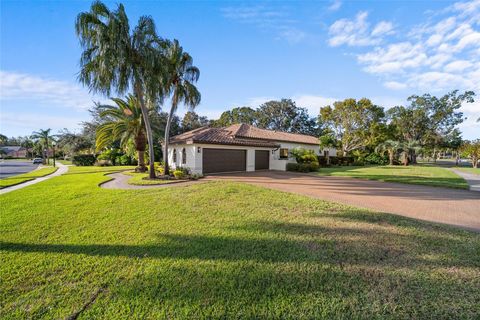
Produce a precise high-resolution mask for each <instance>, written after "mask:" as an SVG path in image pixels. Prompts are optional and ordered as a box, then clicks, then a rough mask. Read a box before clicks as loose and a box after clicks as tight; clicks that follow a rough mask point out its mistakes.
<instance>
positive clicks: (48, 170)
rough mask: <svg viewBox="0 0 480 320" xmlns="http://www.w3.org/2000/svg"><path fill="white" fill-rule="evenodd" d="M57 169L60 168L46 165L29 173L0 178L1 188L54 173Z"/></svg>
mask: <svg viewBox="0 0 480 320" xmlns="http://www.w3.org/2000/svg"><path fill="white" fill-rule="evenodd" d="M57 169H58V168H54V167H45V168H40V169H37V170H33V171H30V172H27V173H23V174H19V175H16V176H12V177H8V178H5V179H2V180H0V189H3V188H6V187H10V186H14V185H17V184H20V183H24V182H27V181H30V180H33V179H35V178H40V177H44V176H46V175H49V174H52V173H54V172H55V171H57Z"/></svg>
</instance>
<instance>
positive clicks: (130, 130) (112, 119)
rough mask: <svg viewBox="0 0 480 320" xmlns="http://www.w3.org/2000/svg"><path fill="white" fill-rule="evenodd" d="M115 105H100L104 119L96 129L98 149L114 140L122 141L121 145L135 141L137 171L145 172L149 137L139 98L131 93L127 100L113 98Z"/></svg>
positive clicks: (124, 145) (101, 116)
mask: <svg viewBox="0 0 480 320" xmlns="http://www.w3.org/2000/svg"><path fill="white" fill-rule="evenodd" d="M112 100H113V102H115V104H116V105H115V106H110V105H100V106H99V109H100V110H101V111H100V114H99V115H100V118H102V119H104V120H105V122H104V123H102V124H101V125H100V126H99V127H98V128H97V131H96V139H95V144H96V147H97V150H100V149H103V148H105V147H106V146H108V145H110V144H111V143H112V142H114V141H120V146H122V147H123V148H124V147H126V146H127V145H128V144H129V143H130V142H133V145H134V147H135V151H137V153H138V167H137V168H136V169H135V171H137V172H145V171H146V170H147V167H146V166H145V150H146V146H147V138H146V135H145V124H144V121H143V116H142V109H141V108H140V105H139V102H138V100H137V99H136V98H135V97H134V96H133V95H129V96H128V97H127V100H122V99H120V98H112Z"/></svg>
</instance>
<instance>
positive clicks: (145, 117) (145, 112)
mask: <svg viewBox="0 0 480 320" xmlns="http://www.w3.org/2000/svg"><path fill="white" fill-rule="evenodd" d="M135 93H136V95H137V98H138V100H139V101H140V109H141V110H142V116H143V122H144V123H145V131H146V132H147V141H148V157H149V161H148V162H149V164H150V166H149V167H150V169H149V178H150V179H155V154H154V153H153V134H152V127H151V126H150V119H149V118H148V110H147V107H146V106H145V100H144V97H143V92H142V88H141V87H140V85H139V84H138V83H137V84H135Z"/></svg>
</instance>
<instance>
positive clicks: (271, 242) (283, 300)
mask: <svg viewBox="0 0 480 320" xmlns="http://www.w3.org/2000/svg"><path fill="white" fill-rule="evenodd" d="M333 217H334V218H335V219H338V220H341V219H344V220H351V221H355V222H361V223H360V224H358V226H356V227H352V229H350V228H348V227H334V226H325V225H319V224H306V223H305V224H304V223H287V222H282V223H279V222H271V221H267V220H262V221H256V222H251V223H246V224H244V225H241V226H238V227H232V228H230V229H228V231H229V234H232V236H228V237H226V236H223V237H222V236H213V235H178V234H159V236H158V237H159V239H158V242H156V243H153V244H143V245H127V244H125V245H123V244H120V245H115V244H105V245H101V244H28V243H12V242H0V249H1V250H4V251H10V252H38V253H60V254H74V255H77V254H79V255H87V256H92V257H97V256H102V257H103V256H105V257H129V258H137V259H132V260H129V261H125V260H123V261H122V260H120V261H119V260H116V259H112V260H110V262H109V263H111V264H112V265H113V264H115V265H117V266H118V268H113V269H114V270H113V273H108V277H106V279H107V280H106V281H107V282H108V288H109V293H108V296H106V297H104V298H101V299H99V301H97V302H95V305H93V306H92V307H91V308H90V309H89V310H87V311H85V314H84V316H85V318H95V316H98V315H99V314H102V312H105V310H114V311H112V312H119V311H118V310H123V312H127V313H126V314H129V312H131V310H136V312H139V314H141V315H143V317H144V318H165V317H166V318H222V317H223V318H229V317H235V316H238V315H239V314H241V315H243V316H244V317H246V318H255V317H257V318H258V317H265V318H272V317H274V318H283V317H285V315H290V316H291V318H305V317H307V318H343V317H347V318H348V317H351V318H372V317H379V315H386V316H389V317H395V318H399V317H400V318H403V317H405V318H409V316H411V315H412V314H415V317H418V318H442V317H446V318H455V317H462V316H463V317H465V318H469V317H473V315H474V314H475V311H474V307H473V306H474V305H475V303H476V301H475V296H478V293H479V289H478V286H476V281H475V280H474V279H472V277H474V273H470V274H468V273H466V275H464V274H463V272H464V271H465V269H464V268H469V269H471V270H475V268H477V267H479V266H480V261H479V258H478V255H477V256H476V253H478V251H479V249H480V246H479V243H480V238H479V237H477V235H474V234H472V233H468V232H462V231H458V232H452V231H451V230H449V229H448V228H445V227H441V226H436V225H430V224H425V225H424V224H419V223H417V222H414V221H412V220H409V219H404V218H401V217H398V218H397V217H391V216H389V215H382V214H378V215H372V214H369V213H355V212H353V211H342V212H339V213H335V214H321V215H318V216H315V215H312V216H310V219H309V221H312V222H313V219H314V218H315V219H330V218H333ZM338 220H337V221H338ZM369 224H370V225H369ZM398 226H402V227H404V228H402V229H400V228H396V227H398ZM369 227H371V228H369ZM409 227H412V229H409ZM389 228H390V229H389ZM424 257H430V258H424ZM152 258H153V259H158V260H156V261H148V262H146V263H142V261H145V260H143V259H148V260H151V259H152ZM43 259H48V258H45V257H44V258H43ZM52 259H55V258H54V257H52ZM62 259H74V257H68V258H66V257H62ZM74 261H78V266H77V265H76V266H77V267H79V268H81V267H82V264H86V265H85V267H86V268H91V267H92V266H91V260H87V259H83V258H79V259H77V260H74ZM107 261H108V260H107ZM122 265H123V266H125V270H126V271H123V268H124V267H122ZM127 265H128V267H127ZM441 267H443V270H442V269H437V268H441ZM447 269H448V270H450V271H445V270H447ZM432 270H436V271H435V274H436V275H438V274H442V276H441V277H439V276H433V275H431V274H432V273H431V272H432ZM439 270H441V271H439ZM449 272H450V273H449ZM457 272H458V274H457ZM477 274H478V273H477ZM452 279H454V280H452ZM477 282H478V281H477ZM126 309H127V310H126ZM125 310H126V311H125ZM90 312H91V313H90ZM98 312H99V313H98ZM141 312H144V313H143V314H142V313H141ZM412 312H413V313H412ZM319 315H322V316H319ZM459 315H461V316H459ZM103 316H104V317H108V315H107V316H105V315H104V314H103ZM114 316H115V315H114V314H112V315H111V317H114Z"/></svg>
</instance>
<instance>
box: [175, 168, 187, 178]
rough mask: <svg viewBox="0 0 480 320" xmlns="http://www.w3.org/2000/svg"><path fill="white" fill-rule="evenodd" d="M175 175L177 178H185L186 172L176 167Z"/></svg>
mask: <svg viewBox="0 0 480 320" xmlns="http://www.w3.org/2000/svg"><path fill="white" fill-rule="evenodd" d="M173 176H174V177H175V178H176V179H183V178H184V177H185V173H184V172H183V171H182V170H179V169H176V170H175V171H173Z"/></svg>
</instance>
